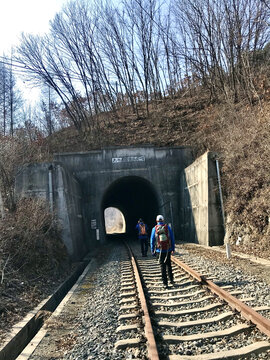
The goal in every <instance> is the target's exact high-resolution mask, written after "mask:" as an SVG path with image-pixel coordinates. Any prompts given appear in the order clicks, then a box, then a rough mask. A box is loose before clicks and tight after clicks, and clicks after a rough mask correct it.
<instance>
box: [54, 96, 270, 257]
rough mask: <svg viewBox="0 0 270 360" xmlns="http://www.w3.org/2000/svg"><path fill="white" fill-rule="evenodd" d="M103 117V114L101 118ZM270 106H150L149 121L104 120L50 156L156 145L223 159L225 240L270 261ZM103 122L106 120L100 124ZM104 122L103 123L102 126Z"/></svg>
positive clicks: (58, 144)
mask: <svg viewBox="0 0 270 360" xmlns="http://www.w3.org/2000/svg"><path fill="white" fill-rule="evenodd" d="M103 116H104V117H105V115H103ZM269 116H270V103H269V102H267V101H265V102H264V103H259V104H256V105H253V106H251V105H250V104H247V103H244V102H243V103H238V104H235V105H234V104H233V105H232V104H230V105H228V104H221V103H219V104H214V105H213V104H210V105H209V104H208V102H207V99H206V98H203V97H202V96H200V97H193V98H186V97H183V98H181V97H180V98H175V99H169V100H166V101H165V102H163V103H162V104H152V106H151V113H150V116H149V117H146V116H141V117H140V118H136V117H135V116H134V115H132V114H130V113H129V112H128V109H126V110H125V111H124V110H123V112H122V114H120V115H119V116H118V118H117V117H115V116H114V117H113V116H111V118H110V119H109V120H108V117H110V114H107V115H106V124H107V125H106V126H102V125H101V126H100V130H99V133H98V134H96V135H95V136H90V135H89V133H85V134H84V135H79V134H78V133H77V132H76V131H74V130H72V129H71V128H69V129H65V130H63V131H61V132H59V133H58V134H55V135H54V136H53V137H52V138H51V139H50V141H49V148H50V150H51V152H65V151H86V150H90V149H96V148H102V147H107V146H129V145H140V144H153V145H155V146H182V145H189V146H192V147H193V148H194V155H195V156H196V157H197V156H200V155H201V154H203V153H204V152H205V151H206V150H210V151H215V152H217V153H218V154H219V159H220V163H221V171H222V187H223V195H224V205H225V213H226V238H227V239H229V240H230V242H231V244H232V245H234V244H235V243H236V241H237V239H238V237H240V238H241V240H240V246H238V248H237V249H238V250H239V251H246V252H251V253H253V254H254V255H256V256H261V257H268V258H270V245H269V243H270V225H269V216H270V210H269V202H270V190H269V189H270V188H269V185H270V161H269V158H270V122H269ZM100 122H101V123H102V121H100ZM104 122H105V121H104Z"/></svg>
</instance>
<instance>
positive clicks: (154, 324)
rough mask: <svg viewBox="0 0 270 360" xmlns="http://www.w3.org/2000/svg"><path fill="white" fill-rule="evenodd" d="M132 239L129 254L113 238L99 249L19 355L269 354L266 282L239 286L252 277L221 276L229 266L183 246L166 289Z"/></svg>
mask: <svg viewBox="0 0 270 360" xmlns="http://www.w3.org/2000/svg"><path fill="white" fill-rule="evenodd" d="M130 244H131V246H132V251H133V253H134V254H131V253H130V251H129V250H127V249H126V248H125V247H123V246H122V245H120V244H115V243H114V244H111V245H108V244H107V245H106V246H105V247H104V249H102V250H100V252H99V257H98V258H93V259H92V262H91V263H89V265H88V270H87V271H86V272H85V275H84V276H82V277H81V278H80V281H78V282H77V283H76V284H75V285H74V289H73V291H72V289H71V291H70V295H69V296H70V297H69V298H64V299H63V301H62V303H61V304H60V305H59V307H58V308H57V309H56V311H55V313H53V314H52V316H51V317H50V318H49V319H48V320H46V321H45V324H44V326H43V327H42V329H41V332H40V333H39V334H37V335H36V337H35V338H34V339H33V340H31V342H30V343H29V345H28V346H27V347H26V348H25V351H24V352H23V353H22V354H21V355H20V357H18V360H21V359H22V360H26V359H29V360H43V359H55V358H57V359H59V360H83V359H87V360H90V359H92V360H127V359H143V360H147V359H151V360H156V359H161V360H163V359H164V360H165V359H166V360H178V359H181V360H193V359H196V360H197V359H198V360H206V359H207V360H208V359H209V360H211V359H212V360H213V359H239V358H240V359H269V358H270V342H269V329H270V328H269V320H267V318H269V317H270V307H269V306H264V305H266V304H268V305H270V304H269V287H268V286H267V285H266V286H264V284H261V283H258V285H257V288H258V289H257V290H258V291H259V293H258V291H253V290H254V289H255V290H256V284H255V285H254V284H253V285H254V286H253V285H252V286H249V285H245V286H243V287H242V286H241V284H243V283H245V282H247V283H248V282H249V281H250V280H251V279H250V278H248V281H246V280H243V274H241V273H238V272H237V271H236V275H235V274H233V276H232V277H229V276H227V279H226V278H225V280H224V274H225V276H226V275H227V273H226V271H225V272H221V271H220V269H219V268H218V267H216V266H214V265H212V266H211V265H209V262H208V261H205V260H202V261H199V259H198V257H196V256H195V257H194V256H192V255H191V256H189V254H188V253H185V252H184V251H181V256H180V255H175V256H174V263H173V272H174V280H175V286H172V285H171V284H169V286H168V288H164V286H163V284H162V281H161V273H160V265H159V264H158V262H157V259H156V258H152V257H151V256H148V257H147V258H142V257H141V255H140V249H139V246H138V243H130ZM181 259H185V265H183V264H180V262H182V261H181ZM199 264H202V265H199ZM179 265H181V266H182V267H180V266H179ZM199 266H200V267H199ZM183 267H184V268H185V269H183ZM190 268H192V269H193V270H191V269H190ZM195 268H196V272H195V270H194V269H195ZM229 269H230V271H231V272H233V271H232V270H231V268H230V267H229ZM223 271H224V270H223ZM221 273H222V274H223V280H222V276H220V274H221ZM191 274H192V275H193V276H192V275H191ZM235 276H236V277H235ZM232 279H235V281H232ZM216 284H219V285H220V288H218V289H219V291H220V292H221V293H220V294H218V295H216V294H215V293H214V292H217V287H216ZM211 288H212V290H211ZM225 291H226V294H227V293H228V294H227V297H228V299H227V300H229V301H231V303H230V305H228V303H227V302H226V301H225V300H224V299H223V295H224V292H225ZM239 300H241V302H242V303H244V304H246V305H249V307H251V308H253V310H251V312H250V313H249V310H248V309H247V307H246V305H244V306H243V308H239V306H240V305H239ZM254 310H256V311H257V312H254ZM261 315H263V316H264V317H265V319H264V318H263V317H262V316H261ZM245 317H246V318H247V319H248V320H246V319H245ZM28 354H30V355H29V356H28ZM3 359H5V360H6V359H8V360H10V359H11V358H10V357H8V356H7V357H5V356H4V357H3Z"/></svg>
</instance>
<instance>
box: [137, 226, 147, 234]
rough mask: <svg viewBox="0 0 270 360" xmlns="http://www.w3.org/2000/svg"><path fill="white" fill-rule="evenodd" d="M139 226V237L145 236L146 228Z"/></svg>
mask: <svg viewBox="0 0 270 360" xmlns="http://www.w3.org/2000/svg"><path fill="white" fill-rule="evenodd" d="M139 226H140V231H139V233H140V235H147V232H146V228H145V224H139Z"/></svg>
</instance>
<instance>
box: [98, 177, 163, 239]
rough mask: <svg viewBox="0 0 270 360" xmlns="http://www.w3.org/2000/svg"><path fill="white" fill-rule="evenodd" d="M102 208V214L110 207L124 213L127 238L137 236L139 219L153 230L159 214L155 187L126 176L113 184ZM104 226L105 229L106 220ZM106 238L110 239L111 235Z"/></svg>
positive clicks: (143, 180) (136, 178)
mask: <svg viewBox="0 0 270 360" xmlns="http://www.w3.org/2000/svg"><path fill="white" fill-rule="evenodd" d="M101 207H102V208H101V211H102V214H104V211H105V209H107V208H110V207H114V208H117V209H119V210H120V211H121V212H122V214H123V216H124V218H125V222H126V231H125V238H134V237H135V236H136V232H135V226H136V224H137V222H138V219H139V218H142V219H143V220H144V222H145V223H146V224H147V225H148V226H149V228H150V229H151V228H152V227H153V226H154V225H155V218H156V215H157V214H158V213H159V201H158V196H157V193H156V191H155V188H154V186H153V185H152V184H151V183H150V182H149V181H148V180H145V179H143V178H141V177H139V176H126V177H123V178H120V179H118V180H116V181H115V182H113V183H112V184H111V185H110V186H109V188H108V189H107V190H106V192H105V194H104V196H103V200H102V204H101ZM103 226H104V229H105V218H104V219H103ZM105 233H106V229H105ZM106 236H107V238H108V236H109V235H108V234H107V235H106Z"/></svg>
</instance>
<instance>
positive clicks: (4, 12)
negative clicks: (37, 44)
mask: <svg viewBox="0 0 270 360" xmlns="http://www.w3.org/2000/svg"><path fill="white" fill-rule="evenodd" d="M66 2H67V0H0V55H2V54H3V52H7V53H10V49H11V47H12V46H15V45H17V44H18V40H19V38H20V34H21V32H26V33H32V34H40V33H44V32H46V31H47V30H48V28H49V20H51V19H52V18H53V17H54V15H55V13H56V12H57V11H59V10H60V9H61V7H62V5H63V4H64V3H66Z"/></svg>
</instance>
